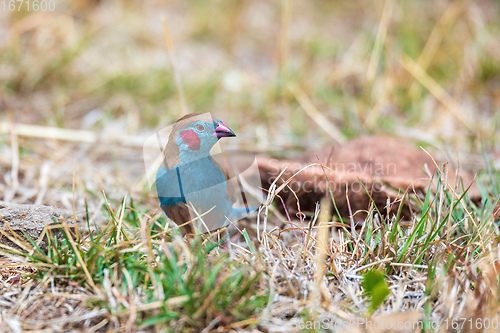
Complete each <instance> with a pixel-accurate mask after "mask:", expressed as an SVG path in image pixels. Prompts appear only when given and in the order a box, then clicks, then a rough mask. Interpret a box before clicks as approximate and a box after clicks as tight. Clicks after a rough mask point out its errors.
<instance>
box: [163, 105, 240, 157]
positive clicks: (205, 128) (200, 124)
mask: <svg viewBox="0 0 500 333" xmlns="http://www.w3.org/2000/svg"><path fill="white" fill-rule="evenodd" d="M232 136H236V134H234V132H233V131H232V130H230V129H229V127H227V126H226V125H225V124H224V123H223V122H222V121H221V120H219V119H217V118H215V117H213V116H211V115H209V114H188V115H186V116H184V117H182V118H181V119H179V120H178V121H177V122H176V123H175V124H174V125H173V128H172V132H171V133H170V137H169V142H168V144H167V154H168V146H169V145H171V146H173V145H174V143H175V146H177V147H178V148H174V149H175V150H177V149H178V156H179V157H185V159H188V160H191V158H190V157H192V158H200V157H203V156H208V155H209V153H210V149H212V147H213V146H214V145H215V144H216V143H217V141H218V140H219V139H220V138H223V137H232ZM174 153H176V152H174ZM167 158H168V156H167ZM181 160H182V158H181Z"/></svg>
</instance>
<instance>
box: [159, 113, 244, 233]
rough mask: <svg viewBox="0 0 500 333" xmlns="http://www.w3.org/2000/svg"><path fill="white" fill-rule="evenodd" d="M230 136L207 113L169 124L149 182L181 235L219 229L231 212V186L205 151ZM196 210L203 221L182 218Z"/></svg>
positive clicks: (224, 172)
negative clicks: (160, 158)
mask: <svg viewBox="0 0 500 333" xmlns="http://www.w3.org/2000/svg"><path fill="white" fill-rule="evenodd" d="M235 136H236V134H235V133H234V132H233V131H232V130H231V129H230V128H229V127H227V126H226V125H225V124H224V123H223V122H222V121H221V120H220V119H218V118H216V117H214V116H212V115H211V114H196V113H191V114H187V115H185V116H183V117H182V118H180V119H179V120H177V121H176V122H175V123H174V124H173V125H172V130H171V132H170V135H169V137H168V141H167V143H166V145H165V148H164V157H163V163H162V165H161V167H160V168H159V169H158V171H157V173H156V180H155V183H156V190H157V194H158V199H159V201H160V206H161V208H162V209H163V211H164V212H165V214H166V215H167V217H168V218H170V219H171V220H173V221H174V222H175V223H176V224H177V225H179V226H180V228H181V232H182V233H183V234H187V233H193V232H197V233H206V232H209V231H212V230H215V229H219V228H222V227H223V226H225V225H227V223H228V219H231V217H232V216H233V209H232V205H233V203H234V202H235V201H236V198H237V195H236V193H235V192H236V191H235V189H234V188H233V186H230V185H229V182H228V180H229V176H228V173H227V170H225V169H223V168H222V167H221V166H220V165H219V164H218V163H217V162H216V161H215V160H214V159H213V158H212V155H211V154H210V151H211V149H212V147H213V146H214V145H215V144H216V143H217V142H218V141H219V140H220V139H221V138H225V137H235ZM200 215H201V220H202V221H203V223H194V222H191V223H188V222H190V221H199V220H200V219H198V218H197V217H198V216H200Z"/></svg>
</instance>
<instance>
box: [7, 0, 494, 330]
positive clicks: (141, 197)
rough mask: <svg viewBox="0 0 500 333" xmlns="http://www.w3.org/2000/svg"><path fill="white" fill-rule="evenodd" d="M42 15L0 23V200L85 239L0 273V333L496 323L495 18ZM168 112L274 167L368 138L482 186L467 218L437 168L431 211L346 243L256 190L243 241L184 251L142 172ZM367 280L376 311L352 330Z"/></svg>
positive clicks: (286, 9) (371, 228) (334, 223)
mask: <svg viewBox="0 0 500 333" xmlns="http://www.w3.org/2000/svg"><path fill="white" fill-rule="evenodd" d="M7 3H8V2H7ZM56 4H57V7H56V11H54V12H46V13H42V12H39V13H34V12H33V11H31V12H29V13H28V12H26V11H21V12H8V11H7V12H4V11H3V10H2V8H0V132H1V136H0V170H1V171H2V175H3V177H2V179H1V180H0V195H1V198H2V199H3V200H5V201H12V202H16V203H37V204H46V205H50V206H56V207H60V208H64V209H66V210H68V211H71V212H74V213H75V218H76V220H77V221H78V222H79V223H80V224H81V228H82V231H84V232H83V234H82V235H80V236H79V237H76V238H73V236H69V235H68V238H67V239H66V241H65V242H62V243H54V244H53V245H52V247H51V248H50V249H49V250H48V252H45V253H41V252H40V251H36V250H35V251H34V252H33V253H30V254H29V255H24V256H20V255H16V256H13V255H9V256H8V257H7V258H4V259H2V260H3V262H2V263H1V264H0V267H1V268H0V269H1V270H0V276H1V283H2V285H1V286H0V289H1V291H0V325H2V327H8V328H5V329H6V330H7V329H9V330H11V331H20V330H45V331H61V330H70V329H84V330H89V331H90V330H115V331H141V330H142V331H147V330H161V329H163V330H165V331H191V332H199V331H202V330H203V331H204V332H210V331H217V330H219V331H230V330H236V331H252V330H253V331H263V332H266V331H269V332H279V331H282V332H290V331H299V329H300V328H301V327H304V330H305V331H311V332H313V331H318V332H319V331H331V330H330V328H332V325H333V323H342V322H349V321H354V322H357V321H358V322H360V321H362V320H364V321H365V323H366V320H373V321H379V322H381V321H382V320H388V318H389V319H391V320H393V322H395V321H397V320H399V321H402V322H411V323H414V322H418V321H419V320H422V322H424V323H427V324H426V325H430V324H429V323H432V324H434V326H426V327H424V330H425V331H429V332H434V331H435V332H438V331H445V328H446V327H447V328H448V331H464V332H477V331H479V330H480V329H479V328H478V325H479V323H484V322H485V319H489V320H490V321H492V320H494V319H496V320H498V319H499V318H498V314H499V294H498V291H499V286H498V267H499V265H498V262H499V261H498V260H499V251H498V239H499V233H498V201H499V198H500V180H499V176H498V171H497V169H498V166H499V160H498V159H499V153H498V152H499V151H500V146H499V145H500V142H499V140H498V137H499V135H500V112H499V110H500V94H499V91H500V90H499V89H498V86H499V83H500V66H499V65H498V64H499V63H500V44H499V43H500V42H499V39H498V38H497V36H498V32H499V31H500V22H499V21H498V19H497V18H498V17H499V14H500V9H499V6H498V4H497V3H496V2H494V1H481V2H473V1H452V2H448V1H434V2H426V3H422V2H419V1H405V2H396V1H391V0H387V1H374V2H370V3H366V2H362V1H354V2H341V3H339V2H330V1H320V0H315V1H308V2H299V1H287V0H283V1H274V2H269V1H260V0H253V1H223V0H217V1H210V2H205V1H197V0H190V1H175V2H171V3H169V5H168V6H165V5H162V4H160V3H159V2H156V1H153V2H149V3H147V4H145V3H144V4H143V3H138V2H129V1H125V2H118V1H105V2H103V1H91V0H79V1H74V2H71V3H69V2H56ZM0 6H1V5H0ZM162 17H165V18H166V20H167V22H168V31H169V32H170V34H169V35H167V36H168V37H167V44H168V45H169V47H168V48H167V47H166V46H165V37H166V35H165V32H164V25H163V24H162V21H161V18H162ZM4 18H5V19H4ZM165 26H166V25H165ZM172 45H175V52H174V49H173V48H172ZM169 56H170V61H169ZM172 65H173V67H172ZM181 79H182V80H181ZM181 81H182V83H181ZM181 85H182V87H183V90H182V89H181ZM182 91H183V92H182ZM184 100H185V101H186V104H187V107H186V106H184ZM188 108H189V109H190V110H192V111H194V112H212V113H214V114H216V115H217V116H218V117H220V118H221V119H224V121H225V122H226V123H227V124H230V125H231V128H232V129H234V130H235V132H237V133H238V140H235V141H233V142H230V143H228V144H231V145H233V146H232V147H231V148H238V149H243V150H252V151H260V152H264V151H265V152H269V153H270V154H272V155H274V156H283V154H284V153H283V152H286V151H290V150H291V149H292V148H294V149H296V150H297V151H301V150H311V151H313V150H314V148H313V147H318V146H321V145H324V144H328V143H331V140H332V138H333V140H335V141H339V142H341V141H343V140H345V139H348V138H351V137H354V136H357V135H360V134H374V133H387V134H390V135H397V136H399V137H404V138H406V139H411V140H415V141H418V142H419V143H420V144H421V145H423V146H431V147H433V148H438V149H443V150H447V151H449V152H450V156H451V158H452V159H453V160H454V159H455V157H456V156H457V155H459V156H460V159H459V161H460V166H459V168H460V169H461V170H463V169H469V170H472V171H474V172H476V171H478V169H479V168H482V170H479V171H480V172H479V175H478V183H479V186H480V189H481V190H482V203H481V204H478V203H474V202H472V201H471V200H470V199H469V197H468V195H467V194H466V191H465V190H466V189H464V188H463V187H462V186H455V184H450V186H448V185H447V182H446V178H447V177H446V175H447V171H446V169H443V172H442V173H440V174H439V175H435V176H434V177H435V181H436V182H437V188H438V190H437V192H436V193H434V194H432V195H431V194H429V195H428V197H426V198H425V199H424V200H420V201H419V199H418V198H412V200H415V201H416V202H417V203H418V204H417V206H418V207H415V209H416V211H418V212H419V213H417V214H416V215H415V217H414V218H413V220H412V221H400V219H399V217H398V216H387V217H381V216H382V214H379V213H378V212H376V210H375V208H374V207H371V208H370V209H371V213H372V214H369V218H368V219H367V221H365V223H364V224H363V225H362V226H361V228H357V229H356V228H351V222H352V221H349V219H348V218H347V219H345V220H340V219H338V218H336V217H332V216H331V215H330V214H329V213H328V211H334V208H335V207H334V206H333V205H334V203H332V202H331V201H324V202H323V203H322V205H321V209H319V208H318V210H317V212H316V214H315V216H314V217H313V218H311V219H310V220H309V219H308V218H306V217H304V216H302V215H299V216H289V215H288V214H285V216H283V214H281V213H280V212H279V210H278V209H277V207H279V206H281V201H280V199H279V191H280V189H276V188H274V191H271V192H272V193H271V195H270V198H269V204H268V205H266V206H265V207H264V208H263V213H262V215H261V216H259V217H258V218H254V219H253V220H249V221H246V222H245V223H247V225H246V227H247V231H248V233H249V234H250V236H248V235H246V236H247V240H245V237H244V236H241V237H240V239H239V240H238V241H235V244H233V245H231V246H229V248H225V247H221V246H215V245H214V244H213V241H215V240H216V239H215V237H214V240H212V241H210V240H207V239H201V238H200V239H199V238H196V239H193V240H184V239H182V238H180V237H178V236H176V235H175V232H173V230H172V226H171V225H169V224H168V223H167V220H166V218H165V217H164V216H162V214H161V213H160V212H158V210H157V202H156V199H155V197H154V195H153V193H152V192H151V191H150V190H149V189H148V188H147V186H146V185H145V182H144V176H143V175H144V164H143V161H142V159H141V158H140V155H141V152H142V150H141V148H142V147H141V142H142V140H143V139H144V138H146V137H147V136H148V135H149V134H150V133H151V132H152V131H153V130H154V129H157V128H162V127H164V126H167V125H169V124H170V123H171V122H172V121H174V120H175V119H177V118H178V117H180V116H181V115H182V114H183V113H184V112H186V111H185V110H186V109H188ZM481 155H483V156H484V157H482V156H481ZM478 160H479V161H480V163H478V162H477V161H478ZM448 178H449V177H448ZM282 188H283V187H282ZM282 188H281V189H282ZM103 193H105V195H104V194H103ZM464 193H465V194H464ZM124 198H127V199H124ZM272 199H274V200H272ZM407 200H409V199H407ZM330 205H332V206H331V207H329V208H328V209H327V207H328V206H330ZM275 206H277V207H275ZM284 209H285V211H286V207H285V208H284ZM495 216H496V217H495ZM495 219H496V220H495ZM257 220H258V221H259V226H260V230H258V231H257V230H255V229H256V225H257ZM402 222H404V223H402ZM408 222H410V223H408ZM328 226H331V227H334V228H331V229H330V230H329V229H327V227H328ZM327 230H329V231H330V233H328V232H327ZM252 231H254V232H255V233H257V232H258V235H259V237H258V239H257V238H255V239H253V238H252V237H253V233H252ZM248 238H251V239H250V240H248ZM254 242H255V244H254ZM202 243H203V244H202ZM27 245H28V246H29V244H27ZM99 258H102V259H99ZM208 267H210V268H211V269H207V268H208ZM374 268H375V269H377V271H379V272H382V273H383V274H384V283H385V284H387V286H388V288H389V290H390V293H389V296H388V297H387V298H386V299H384V300H383V303H382V305H381V306H380V307H379V308H378V309H377V310H376V311H375V313H374V314H373V315H372V314H371V310H370V307H371V306H372V304H373V298H374V296H370V295H369V294H368V293H367V292H366V290H365V289H366V285H365V287H364V285H363V283H362V280H363V276H364V275H365V274H366V273H367V272H368V271H370V270H371V269H374ZM234 281H237V282H238V283H237V284H235V283H234ZM380 288H383V286H382V287H380ZM372 295H373V294H372ZM217 304H221V305H220V306H219V305H217ZM307 323H309V324H311V323H312V324H315V323H316V326H314V327H308V326H307ZM319 323H327V324H326V325H324V324H323V325H319ZM301 325H302V326H301ZM457 325H458V326H457ZM2 329H3V328H2ZM371 331H376V330H371ZM490 331H494V330H491V329H490Z"/></svg>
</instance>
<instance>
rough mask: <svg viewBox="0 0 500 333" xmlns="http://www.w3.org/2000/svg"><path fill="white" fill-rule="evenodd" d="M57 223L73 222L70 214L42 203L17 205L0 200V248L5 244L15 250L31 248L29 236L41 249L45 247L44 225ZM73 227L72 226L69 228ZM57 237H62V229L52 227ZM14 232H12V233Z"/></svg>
mask: <svg viewBox="0 0 500 333" xmlns="http://www.w3.org/2000/svg"><path fill="white" fill-rule="evenodd" d="M56 222H58V223H64V222H66V223H68V224H73V223H74V221H73V217H72V214H71V213H69V212H67V211H63V210H61V209H58V208H54V207H49V206H42V205H18V204H11V203H6V202H2V201H0V250H2V249H5V246H8V247H10V248H14V249H16V250H24V251H28V250H30V249H32V247H33V246H32V244H31V242H30V241H29V240H28V239H27V238H26V237H25V234H26V235H28V236H29V237H31V239H33V240H34V241H35V242H37V243H38V246H40V248H41V249H42V250H46V249H47V241H46V236H45V234H44V235H43V237H41V239H40V236H41V235H42V232H44V229H45V226H48V225H53V224H55V223H56ZM71 229H73V228H71ZM52 232H53V234H54V235H55V236H56V238H57V239H62V238H63V237H64V236H63V231H62V230H60V229H57V228H56V229H52ZM13 233H14V234H13Z"/></svg>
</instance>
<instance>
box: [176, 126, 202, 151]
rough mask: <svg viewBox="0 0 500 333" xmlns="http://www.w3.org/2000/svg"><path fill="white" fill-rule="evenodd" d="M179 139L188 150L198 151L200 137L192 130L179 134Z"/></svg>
mask: <svg viewBox="0 0 500 333" xmlns="http://www.w3.org/2000/svg"><path fill="white" fill-rule="evenodd" d="M179 137H180V139H181V141H182V142H183V143H185V144H186V145H187V147H188V148H189V149H190V150H199V149H200V137H199V136H198V134H196V132H195V131H193V130H192V129H188V130H184V131H181V132H180V133H179Z"/></svg>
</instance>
